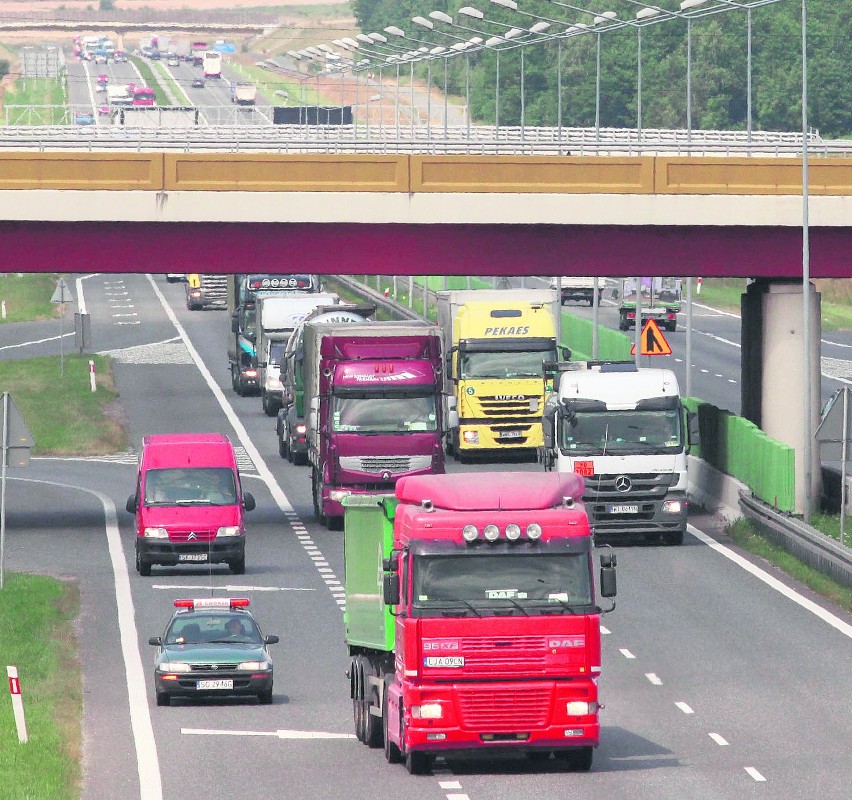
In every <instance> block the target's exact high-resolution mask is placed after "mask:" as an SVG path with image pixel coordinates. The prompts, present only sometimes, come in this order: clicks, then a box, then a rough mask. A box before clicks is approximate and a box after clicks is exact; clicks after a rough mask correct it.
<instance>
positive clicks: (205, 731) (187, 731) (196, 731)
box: [180, 728, 355, 739]
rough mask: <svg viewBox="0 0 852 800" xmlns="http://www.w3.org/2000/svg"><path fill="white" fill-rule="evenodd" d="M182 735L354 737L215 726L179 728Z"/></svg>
mask: <svg viewBox="0 0 852 800" xmlns="http://www.w3.org/2000/svg"><path fill="white" fill-rule="evenodd" d="M180 732H181V733H182V734H183V735H184V736H274V737H277V738H278V739H354V738H355V734H354V733H329V732H327V731H287V730H280V731H228V730H217V729H215V728H181V729H180Z"/></svg>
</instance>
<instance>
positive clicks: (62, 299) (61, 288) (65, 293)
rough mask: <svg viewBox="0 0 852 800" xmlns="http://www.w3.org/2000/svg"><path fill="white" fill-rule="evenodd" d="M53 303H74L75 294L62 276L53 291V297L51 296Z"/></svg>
mask: <svg viewBox="0 0 852 800" xmlns="http://www.w3.org/2000/svg"><path fill="white" fill-rule="evenodd" d="M50 302H51V303H73V302H74V295H73V294H71V290H70V289H69V288H68V284H67V283H65V281H64V280H63V279H62V278H60V279H59V280H58V281H57V282H56V289H54V291H53V297H51V298H50Z"/></svg>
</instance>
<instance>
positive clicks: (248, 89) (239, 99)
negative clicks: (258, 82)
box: [231, 83, 257, 106]
mask: <svg viewBox="0 0 852 800" xmlns="http://www.w3.org/2000/svg"><path fill="white" fill-rule="evenodd" d="M256 99H257V87H256V86H255V85H254V84H253V83H232V84H231V102H232V103H236V104H237V105H238V106H253V105H254V103H255V100H256Z"/></svg>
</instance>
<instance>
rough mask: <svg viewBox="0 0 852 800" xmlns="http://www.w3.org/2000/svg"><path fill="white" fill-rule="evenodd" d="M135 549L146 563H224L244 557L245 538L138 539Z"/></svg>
mask: <svg viewBox="0 0 852 800" xmlns="http://www.w3.org/2000/svg"><path fill="white" fill-rule="evenodd" d="M136 547H137V549H138V551H139V556H140V558H141V560H142V561H143V562H144V563H146V564H161V565H166V566H175V565H177V564H222V563H225V562H228V561H239V560H240V559H243V558H245V552H246V540H245V537H243V536H233V537H227V538H224V539H213V540H212V541H210V542H191V543H184V542H170V541H168V540H166V539H145V538H143V537H139V538H138V539H137V540H136Z"/></svg>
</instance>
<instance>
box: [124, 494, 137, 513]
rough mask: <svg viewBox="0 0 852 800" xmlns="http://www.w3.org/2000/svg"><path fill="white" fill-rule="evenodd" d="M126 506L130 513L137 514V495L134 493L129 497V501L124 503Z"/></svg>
mask: <svg viewBox="0 0 852 800" xmlns="http://www.w3.org/2000/svg"><path fill="white" fill-rule="evenodd" d="M124 508H125V509H126V510H127V512H128V513H129V514H135V513H136V508H137V503H136V495H135V494H132V495H130V497H128V498H127V502H126V503H125V504H124Z"/></svg>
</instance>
